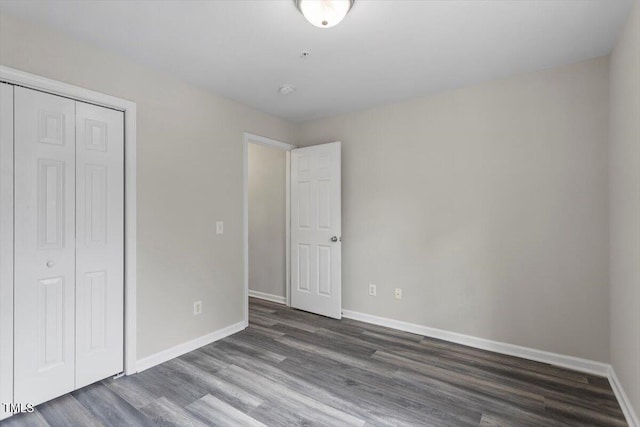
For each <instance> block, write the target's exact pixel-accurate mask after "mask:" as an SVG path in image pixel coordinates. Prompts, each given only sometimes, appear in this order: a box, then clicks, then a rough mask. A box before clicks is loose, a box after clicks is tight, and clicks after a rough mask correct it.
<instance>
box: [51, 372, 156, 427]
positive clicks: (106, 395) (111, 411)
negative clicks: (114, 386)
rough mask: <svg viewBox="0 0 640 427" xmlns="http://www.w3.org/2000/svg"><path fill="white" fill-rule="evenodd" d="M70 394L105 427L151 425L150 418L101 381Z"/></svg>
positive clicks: (143, 426) (142, 426) (140, 426)
mask: <svg viewBox="0 0 640 427" xmlns="http://www.w3.org/2000/svg"><path fill="white" fill-rule="evenodd" d="M71 395H72V396H73V397H75V398H76V399H77V400H78V402H80V403H81V404H82V405H83V406H84V407H85V408H86V409H87V410H88V411H89V412H91V414H92V415H93V416H94V417H96V418H97V419H98V420H99V421H100V423H101V424H102V425H104V426H106V427H111V426H113V427H118V426H125V425H126V426H135V427H146V426H152V425H153V423H152V422H151V420H150V419H148V418H147V417H145V416H144V415H143V414H142V413H141V412H140V411H138V410H137V409H136V408H134V407H133V406H131V405H130V404H129V403H128V402H127V401H126V400H124V399H122V398H121V397H120V396H118V395H117V394H115V393H114V392H113V391H111V390H110V389H109V388H107V387H106V386H105V385H103V384H102V383H96V384H92V385H90V386H87V387H84V388H81V389H80V390H76V391H74V392H73V393H71ZM60 425H61V426H62V425H68V424H60ZM52 427H53V426H52Z"/></svg>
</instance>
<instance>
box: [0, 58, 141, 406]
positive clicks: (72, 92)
mask: <svg viewBox="0 0 640 427" xmlns="http://www.w3.org/2000/svg"><path fill="white" fill-rule="evenodd" d="M0 82H4V83H9V84H12V85H17V86H23V87H26V88H29V89H34V90H39V91H41V92H46V93H50V94H52V95H59V96H63V97H66V98H71V99H73V100H76V101H82V102H87V103H90V104H95V105H98V106H101V107H107V108H112V109H114V110H118V111H122V112H123V113H124V175H125V177H124V197H125V202H124V211H125V212H124V374H125V375H131V374H135V373H136V372H137V368H136V217H137V213H136V212H137V209H136V103H135V102H132V101H128V100H126V99H122V98H116V97H113V96H110V95H105V94H103V93H100V92H95V91H92V90H89V89H84V88H81V87H78V86H73V85H70V84H67V83H62V82H59V81H56V80H52V79H48V78H46V77H41V76H38V75H35V74H31V73H27V72H24V71H20V70H16V69H14V68H10V67H6V66H3V65H0ZM14 99H15V97H14ZM0 143H1V144H2V147H0V148H1V149H2V150H0V151H2V152H3V153H7V152H13V140H10V141H9V140H7V139H5V138H3V139H2V141H0ZM8 144H11V146H10V147H8V146H7V145H8ZM12 179H13V178H12ZM2 188H11V189H13V183H11V185H3V186H2ZM0 190H1V192H0V199H2V200H3V204H4V201H5V200H9V199H10V200H11V203H12V205H13V194H10V195H9V194H7V193H8V191H6V190H2V189H1V188H0ZM9 227H10V228H11V229H13V215H11V216H9V215H4V214H3V215H0V228H2V229H8V228H9ZM3 240H4V239H3ZM12 240H13V239H12ZM10 274H13V262H12V260H8V259H4V257H3V259H2V260H0V276H1V277H9V275H10ZM1 286H2V287H3V289H0V291H2V292H0V293H2V294H3V295H9V294H13V281H11V282H10V283H6V282H5V281H4V280H3V281H2V285H1ZM8 287H11V289H10V290H9V289H8ZM5 288H7V289H5ZM11 317H12V318H13V313H11ZM11 329H12V330H11V331H10V333H11V335H13V328H11ZM1 333H2V334H3V336H4V334H5V333H9V331H4V330H3V331H1ZM3 339H4V338H3ZM0 412H1V411H0Z"/></svg>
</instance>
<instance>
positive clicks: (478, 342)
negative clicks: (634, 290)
mask: <svg viewBox="0 0 640 427" xmlns="http://www.w3.org/2000/svg"><path fill="white" fill-rule="evenodd" d="M342 316H343V317H346V318H347V319H353V320H359V321H361V322H365V323H371V324H374V325H379V326H386V327H387V328H392V329H397V330H399V331H405V332H410V333H413V334H417V335H422V336H425V337H430V338H437V339H441V340H444V341H449V342H453V343H456V344H462V345H467V346H469V347H474V348H479V349H482V350H489V351H493V352H496V353H501V354H506V355H509V356H516V357H522V358H523V359H528V360H534V361H536V362H542V363H548V364H550V365H554V366H560V367H562V368H568V369H573V370H574V371H579V372H584V373H587V374H592V375H598V376H602V377H607V378H608V379H609V383H610V384H611V388H612V389H613V392H614V394H615V395H616V399H618V403H619V404H620V408H621V409H622V412H623V413H624V416H625V418H626V420H627V424H629V427H640V422H639V421H638V416H637V415H636V413H635V411H634V410H633V407H632V406H631V402H630V401H629V398H628V396H627V394H626V393H625V392H624V388H623V387H622V384H621V383H620V380H618V377H617V376H616V373H615V371H614V370H613V367H612V366H611V365H610V364H608V363H602V362H595V361H593V360H588V359H581V358H579V357H573V356H567V355H564V354H558V353H551V352H548V351H543V350H536V349H534V348H530V347H522V346H519V345H514V344H508V343H504V342H500V341H492V340H488V339H485V338H478V337H474V336H471V335H464V334H459V333H457V332H450V331H445V330H443V329H437V328H431V327H429V326H422V325H417V324H415V323H408V322H402V321H400V320H394V319H389V318H386V317H379V316H373V315H371V314H365V313H359V312H357V311H351V310H342Z"/></svg>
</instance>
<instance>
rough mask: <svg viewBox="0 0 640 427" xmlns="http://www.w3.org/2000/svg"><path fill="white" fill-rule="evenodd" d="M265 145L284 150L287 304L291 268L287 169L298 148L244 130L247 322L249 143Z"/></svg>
mask: <svg viewBox="0 0 640 427" xmlns="http://www.w3.org/2000/svg"><path fill="white" fill-rule="evenodd" d="M250 143H251V144H258V145H265V146H267V147H274V148H278V149H280V150H284V151H286V155H287V158H286V165H285V168H286V170H285V177H286V178H285V179H286V184H285V185H286V188H285V193H286V198H285V200H286V206H285V212H286V214H285V241H286V249H285V251H286V253H285V262H286V264H285V281H286V284H285V289H286V296H285V299H286V304H287V306H289V298H290V296H289V284H290V282H291V271H290V270H291V268H290V265H289V263H290V261H291V260H290V258H291V257H290V254H291V248H290V241H289V240H290V235H291V218H290V210H291V209H290V206H291V191H290V186H291V182H290V179H291V177H290V174H289V169H290V166H291V153H290V151H291V150H293V149H294V148H298V147H297V146H295V145H292V144H287V143H286V142H281V141H276V140H275V139H271V138H267V137H264V136H260V135H254V134H252V133H249V132H245V133H244V136H243V142H242V157H243V160H242V192H243V195H242V216H243V219H242V222H243V226H242V227H243V243H242V246H243V254H242V258H243V264H244V320H245V322H249V144H250Z"/></svg>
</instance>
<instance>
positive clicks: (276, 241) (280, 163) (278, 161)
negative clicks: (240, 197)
mask: <svg viewBox="0 0 640 427" xmlns="http://www.w3.org/2000/svg"><path fill="white" fill-rule="evenodd" d="M248 154H249V156H248V157H249V171H248V172H249V173H248V174H249V289H251V290H252V291H258V292H263V293H267V294H271V295H276V296H280V297H284V296H285V295H286V291H285V284H286V283H285V268H286V262H285V256H286V247H285V244H286V242H285V239H286V230H285V217H286V211H285V209H286V200H285V193H286V191H285V190H286V188H285V186H286V177H285V172H286V171H285V166H286V152H285V151H283V150H280V149H278V148H273V147H267V146H264V145H258V144H249V153H248Z"/></svg>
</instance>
